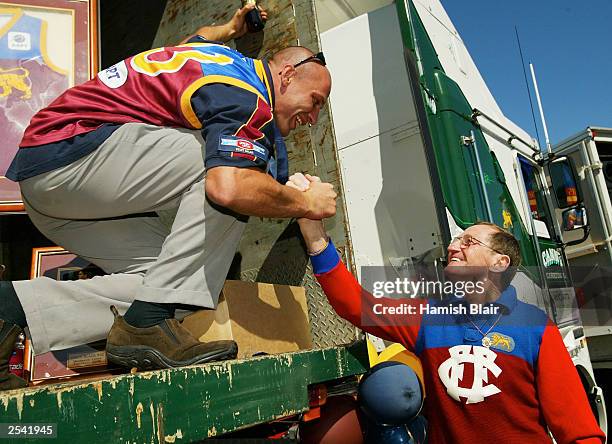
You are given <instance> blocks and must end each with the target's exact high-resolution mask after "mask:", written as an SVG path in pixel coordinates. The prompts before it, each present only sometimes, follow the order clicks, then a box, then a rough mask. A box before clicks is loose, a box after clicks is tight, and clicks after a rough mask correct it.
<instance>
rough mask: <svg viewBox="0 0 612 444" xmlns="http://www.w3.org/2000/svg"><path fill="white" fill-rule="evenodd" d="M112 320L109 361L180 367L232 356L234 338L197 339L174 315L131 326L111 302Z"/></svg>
mask: <svg viewBox="0 0 612 444" xmlns="http://www.w3.org/2000/svg"><path fill="white" fill-rule="evenodd" d="M111 311H112V312H113V314H114V315H115V322H114V323H113V326H112V327H111V329H110V332H109V333H108V339H107V341H106V355H107V357H108V360H109V361H110V362H113V363H115V364H118V365H121V366H123V367H128V368H129V367H136V368H138V369H139V370H155V369H162V368H173V367H183V366H186V365H194V364H203V363H205V362H212V361H220V360H223V359H234V358H235V357H236V355H237V354H238V345H237V344H236V343H235V342H234V341H213V342H207V343H204V342H200V341H198V340H197V339H196V338H194V337H193V336H192V335H191V333H189V331H188V330H187V329H186V328H184V327H183V326H182V325H181V323H180V322H179V321H177V320H176V319H166V320H165V321H164V322H162V323H161V324H157V325H154V326H153V327H145V328H139V327H132V326H131V325H130V324H128V323H127V322H125V320H124V319H123V316H119V313H118V312H117V309H116V308H115V307H114V306H111Z"/></svg>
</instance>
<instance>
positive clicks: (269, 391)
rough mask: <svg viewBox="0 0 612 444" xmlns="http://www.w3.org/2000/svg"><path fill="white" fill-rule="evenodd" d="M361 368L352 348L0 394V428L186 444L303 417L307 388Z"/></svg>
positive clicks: (363, 361) (362, 354)
mask: <svg viewBox="0 0 612 444" xmlns="http://www.w3.org/2000/svg"><path fill="white" fill-rule="evenodd" d="M368 367H369V365H368V359H367V349H366V346H365V343H364V342H358V343H355V344H354V345H352V346H349V347H334V348H327V349H318V350H307V351H302V352H296V353H287V354H282V355H274V356H263V357H258V358H252V359H249V360H239V361H225V362H221V363H215V364H208V365H201V366H192V367H184V368H180V369H171V370H160V371H152V372H144V373H135V374H131V375H122V376H117V377H113V378H107V379H103V380H98V381H92V382H87V383H75V382H73V383H64V384H56V385H50V386H44V387H34V388H29V389H24V390H15V391H11V392H4V393H0V418H1V421H0V422H4V423H11V422H14V423H56V424H57V430H58V435H57V438H58V442H72V443H76V442H87V443H88V444H94V443H105V444H107V443H132V442H136V443H149V442H151V443H164V442H192V441H197V440H201V439H205V438H207V437H211V436H216V435H219V434H222V433H226V432H229V431H234V430H238V429H241V428H244V427H248V426H252V425H255V424H260V423H264V422H268V421H272V420H275V419H279V418H283V417H287V416H291V415H295V414H298V413H300V412H304V411H306V410H308V391H307V387H308V386H309V385H311V384H317V383H322V382H326V381H331V380H335V379H339V378H345V377H348V376H351V375H356V374H361V373H364V372H365V371H366V369H367V368H368ZM38 441H39V440H33V441H30V442H38ZM40 441H41V442H48V440H44V439H41V440H40ZM19 442H23V441H21V440H20V441H19Z"/></svg>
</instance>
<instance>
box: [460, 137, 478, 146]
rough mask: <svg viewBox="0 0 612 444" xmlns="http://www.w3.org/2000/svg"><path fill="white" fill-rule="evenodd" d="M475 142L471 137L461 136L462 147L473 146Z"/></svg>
mask: <svg viewBox="0 0 612 444" xmlns="http://www.w3.org/2000/svg"><path fill="white" fill-rule="evenodd" d="M475 141H476V140H475V138H474V137H472V136H461V145H463V146H470V145H473V144H474V142H475Z"/></svg>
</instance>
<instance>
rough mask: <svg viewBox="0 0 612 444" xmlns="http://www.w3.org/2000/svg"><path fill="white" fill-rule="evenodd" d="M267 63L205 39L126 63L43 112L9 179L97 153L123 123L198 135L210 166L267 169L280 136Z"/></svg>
mask: <svg viewBox="0 0 612 444" xmlns="http://www.w3.org/2000/svg"><path fill="white" fill-rule="evenodd" d="M273 106H274V88H273V84H272V78H271V75H270V72H269V68H268V66H267V63H266V62H265V61H261V60H255V59H250V58H248V57H245V56H243V55H242V54H240V53H239V52H237V51H235V50H233V49H231V48H229V47H227V46H224V45H222V44H220V43H217V42H210V41H207V40H205V39H204V38H202V37H196V38H193V39H191V40H190V41H189V42H188V43H186V44H183V45H179V46H175V47H164V48H158V49H152V50H149V51H145V52H143V53H140V54H137V55H135V56H133V57H130V58H128V59H126V60H123V61H121V62H119V63H117V64H115V65H113V66H111V67H110V68H108V69H105V70H104V71H101V72H100V73H99V74H98V75H97V76H96V77H95V78H94V79H92V80H90V81H88V82H86V83H84V84H82V85H79V86H76V87H74V88H71V89H69V90H67V91H66V92H65V93H64V94H62V95H61V96H60V97H59V98H57V99H56V100H55V101H54V102H53V103H51V104H50V105H49V106H48V107H47V108H45V109H43V110H41V111H40V112H38V113H37V114H36V115H35V116H34V118H33V119H32V121H31V123H30V126H28V128H27V129H26V130H25V134H24V136H23V139H22V141H21V144H20V150H19V153H18V154H17V156H16V158H15V160H14V161H13V165H12V166H11V171H9V174H8V175H7V177H9V178H11V179H13V180H23V179H25V178H27V177H31V176H33V175H35V174H40V173H41V172H45V171H49V170H51V169H55V168H58V167H60V166H63V165H66V164H67V163H70V162H72V161H74V160H76V159H77V158H80V157H82V156H84V155H86V154H88V153H89V152H91V151H93V150H94V149H95V148H97V147H98V146H99V145H100V143H101V142H102V141H103V140H105V139H106V138H107V137H108V136H109V135H110V134H111V133H112V131H114V129H116V128H117V127H118V126H119V125H121V124H124V123H128V122H140V123H146V124H152V125H157V126H165V127H180V128H187V129H192V130H201V131H202V134H203V136H204V140H205V141H206V147H205V164H206V168H211V167H215V166H220V165H226V166H238V167H253V166H254V167H259V168H261V169H265V168H266V167H267V166H268V162H269V161H270V160H271V159H272V158H273V157H274V150H273V149H274V144H275V139H276V138H277V136H278V132H277V130H276V128H275V125H274V121H273V114H272V112H273V111H272V110H273Z"/></svg>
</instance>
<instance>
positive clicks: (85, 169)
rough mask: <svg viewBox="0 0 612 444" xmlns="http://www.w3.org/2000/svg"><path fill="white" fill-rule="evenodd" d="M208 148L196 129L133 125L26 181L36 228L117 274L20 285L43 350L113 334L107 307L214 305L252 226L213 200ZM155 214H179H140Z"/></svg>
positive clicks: (24, 193)
mask: <svg viewBox="0 0 612 444" xmlns="http://www.w3.org/2000/svg"><path fill="white" fill-rule="evenodd" d="M203 145H204V141H203V139H202V137H201V135H200V134H199V132H194V131H189V130H183V129H177V128H160V127H156V126H153V125H145V124H139V123H128V124H125V125H122V126H121V127H120V128H119V129H117V130H116V131H115V132H114V133H113V134H112V135H111V136H110V137H109V138H108V139H107V140H106V141H105V142H104V143H103V144H102V145H101V146H100V147H99V148H98V149H97V150H95V151H94V152H93V153H91V154H89V155H87V156H85V157H84V158H81V159H79V160H77V161H75V162H74V163H72V164H70V165H68V166H66V167H62V168H59V169H56V170H53V171H50V172H48V173H44V174H41V175H38V176H35V177H32V178H30V179H26V180H24V181H22V182H21V184H20V185H21V192H22V196H23V200H24V204H25V206H26V210H27V212H28V215H29V216H30V218H31V219H32V222H33V223H34V225H35V226H36V227H37V228H38V229H39V230H40V231H41V232H42V233H43V234H44V235H45V236H47V237H48V238H49V239H51V240H52V241H53V242H55V243H57V244H58V245H60V246H62V247H64V248H65V249H67V250H69V251H70V252H72V253H75V254H77V255H79V256H81V257H83V258H84V259H87V260H89V261H90V262H92V263H94V264H96V265H98V266H99V267H100V268H102V269H103V270H105V271H106V272H107V273H111V274H110V275H108V276H101V277H95V278H93V279H91V280H81V281H55V280H53V279H49V278H45V277H41V278H36V279H33V280H29V281H16V282H14V283H13V284H14V286H15V290H16V292H17V295H18V297H19V300H20V301H21V304H22V305H23V308H24V311H25V314H26V318H27V321H28V327H29V329H30V333H31V336H32V342H33V348H34V350H35V352H36V353H37V354H39V353H44V352H46V351H49V350H57V349H62V348H67V347H72V346H74V345H78V344H83V343H86V342H91V341H94V340H98V339H102V338H104V337H106V334H107V333H108V330H109V329H110V326H111V325H112V321H113V317H112V314H111V312H110V310H109V307H110V305H115V306H117V308H118V309H119V311H120V312H125V310H127V308H128V307H129V305H130V303H131V302H132V301H133V300H134V299H139V300H143V301H149V302H166V303H183V304H190V305H198V306H202V307H210V308H214V307H216V304H217V301H218V298H219V294H220V292H221V288H222V286H223V283H224V280H225V277H226V275H227V271H228V269H229V267H230V265H231V261H232V259H233V256H234V253H235V251H236V248H237V246H238V242H239V240H240V237H241V235H242V232H243V230H244V227H245V225H246V224H245V223H244V222H242V221H239V220H238V219H236V218H235V217H234V216H232V215H229V214H226V213H225V212H220V211H218V210H217V209H216V208H214V207H213V206H211V205H210V203H209V202H208V201H207V200H206V196H205V191H204V184H205V170H204V160H203ZM32 149H36V148H32ZM150 212H156V213H160V214H163V213H165V214H167V213H174V212H175V213H176V216H175V217H174V220H173V222H172V224H171V227H169V224H167V223H164V221H163V218H159V217H151V216H147V215H142V214H141V215H139V214H140V213H150ZM134 215H136V216H134Z"/></svg>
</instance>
